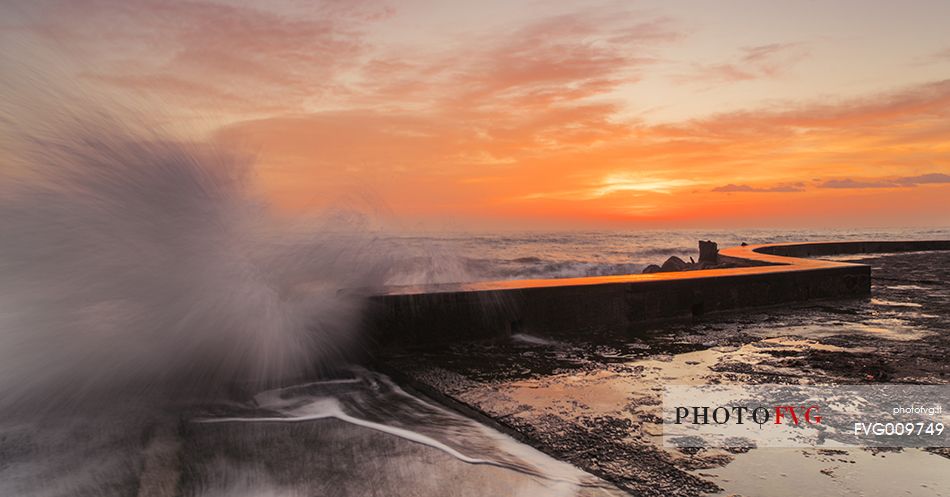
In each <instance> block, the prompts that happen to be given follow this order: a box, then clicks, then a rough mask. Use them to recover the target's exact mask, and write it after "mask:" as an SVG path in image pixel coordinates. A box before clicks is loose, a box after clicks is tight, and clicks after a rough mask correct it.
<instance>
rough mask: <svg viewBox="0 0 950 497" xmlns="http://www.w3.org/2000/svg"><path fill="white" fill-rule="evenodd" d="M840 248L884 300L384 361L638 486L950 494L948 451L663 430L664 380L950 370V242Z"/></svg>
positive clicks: (482, 345) (423, 385) (902, 375)
mask: <svg viewBox="0 0 950 497" xmlns="http://www.w3.org/2000/svg"><path fill="white" fill-rule="evenodd" d="M837 260H842V261H854V262H861V263H865V264H869V265H871V266H872V296H871V298H868V299H854V300H839V301H821V302H810V303H802V304H794V305H788V306H782V307H773V308H764V309H758V310H751V311H744V312H736V313H723V314H718V315H707V316H704V317H702V318H699V319H693V320H690V321H680V322H667V323H658V324H656V325H655V326H654V327H652V328H649V329H642V328H641V329H637V330H623V329H618V330H612V331H607V332H598V333H590V332H586V333H580V334H579V333H575V334H570V333H562V334H557V335H549V334H540V333H535V334H533V335H523V334H515V335H513V336H511V337H509V338H505V339H498V340H491V341H480V342H468V343H456V344H452V345H447V346H440V347H438V348H412V349H400V350H397V349H390V350H387V351H385V352H384V353H383V355H382V356H381V357H380V359H379V361H380V364H381V367H382V368H384V369H385V370H387V371H392V372H394V374H396V375H398V377H399V378H400V379H401V380H402V381H404V382H406V383H407V384H409V385H411V386H414V387H416V388H418V389H420V390H422V391H424V392H427V393H429V394H430V395H434V396H441V397H442V398H443V399H444V400H445V401H446V402H448V403H450V404H454V405H458V406H462V407H463V408H464V409H470V410H471V412H473V413H475V414H476V415H483V416H484V417H485V419H487V420H489V422H490V423H492V424H495V425H496V426H499V427H501V428H502V429H503V430H505V431H508V432H509V433H512V434H514V435H515V436H517V437H519V438H521V439H522V440H524V441H526V442H527V443H529V444H531V445H533V446H535V447H537V448H539V449H540V450H542V451H544V452H546V453H548V454H550V455H552V456H554V457H556V458H559V459H561V460H565V461H568V462H570V463H572V464H574V465H576V466H578V467H580V468H582V469H584V470H587V471H589V472H591V473H593V474H596V475H599V476H601V477H603V478H605V479H607V480H609V481H611V482H614V483H615V484H617V485H618V486H620V487H621V488H624V489H626V490H628V491H630V492H631V493H634V494H636V495H701V494H705V493H723V494H741V495H792V494H795V495H800V494H801V493H802V490H808V491H809V492H806V493H810V494H811V495H838V494H840V495H852V494H855V495H857V494H860V495H895V492H897V493H896V494H897V495H946V494H947V493H950V492H948V489H950V459H948V458H947V451H945V450H931V451H925V450H911V449H905V450H903V451H896V452H880V451H877V452H872V451H869V450H863V449H851V450H847V451H842V454H832V455H828V454H825V453H822V452H820V451H816V450H793V449H768V448H760V449H753V450H748V449H744V450H735V451H732V452H730V451H728V450H723V449H702V450H696V449H692V450H685V449H665V448H663V447H662V444H661V443H660V441H659V437H660V435H661V433H662V426H661V424H660V417H659V415H660V403H661V392H662V387H663V386H664V385H665V384H694V385H703V384H716V383H723V384H748V383H788V384H862V383H880V382H893V383H921V384H947V383H950V364H948V361H947V354H948V353H950V253H948V252H920V253H904V254H881V255H867V256H858V257H855V256H850V257H842V258H837ZM832 456H840V457H837V459H836V457H832ZM838 459H841V460H843V461H844V462H842V461H840V460H838ZM783 478H784V479H785V480H784V481H785V482H790V481H792V482H796V484H797V485H799V487H801V488H799V490H794V485H791V486H788V485H786V483H783ZM805 481H807V484H805V483H802V482H805ZM786 487H788V488H789V489H792V490H785V489H786ZM898 490H899V492H898Z"/></svg>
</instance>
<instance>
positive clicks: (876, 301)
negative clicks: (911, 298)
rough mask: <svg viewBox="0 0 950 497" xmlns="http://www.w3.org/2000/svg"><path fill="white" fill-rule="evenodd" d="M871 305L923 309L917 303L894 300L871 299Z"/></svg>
mask: <svg viewBox="0 0 950 497" xmlns="http://www.w3.org/2000/svg"><path fill="white" fill-rule="evenodd" d="M871 304H873V305H881V306H885V307H923V305H921V304H918V303H915V302H895V301H893V300H883V299H871Z"/></svg>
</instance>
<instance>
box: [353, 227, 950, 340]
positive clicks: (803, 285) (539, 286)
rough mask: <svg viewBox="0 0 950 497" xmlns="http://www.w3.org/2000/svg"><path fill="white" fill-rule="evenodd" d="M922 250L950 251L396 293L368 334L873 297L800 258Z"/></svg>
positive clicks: (818, 251)
mask: <svg viewBox="0 0 950 497" xmlns="http://www.w3.org/2000/svg"><path fill="white" fill-rule="evenodd" d="M918 250H950V241H927V242H828V243H804V244H780V245H761V246H747V247H735V248H732V249H726V250H723V251H722V254H723V255H724V256H727V257H734V258H741V259H749V260H753V261H755V262H756V263H757V264H760V265H757V266H755V267H743V268H731V269H712V270H700V271H685V272H677V273H654V274H647V275H641V274H636V275H622V276H606V277H592V278H570V279H554V280H520V281H519V280H515V281H496V282H481V283H473V284H459V285H434V286H420V287H395V288H390V289H387V291H386V292H384V293H383V294H381V295H376V296H374V297H372V298H371V299H370V314H369V326H370V327H371V329H372V331H373V332H374V336H375V337H376V339H377V340H378V341H379V342H381V343H383V344H388V343H400V344H413V343H434V342H445V341H454V340H464V339H477V338H488V337H496V336H503V335H508V334H512V333H518V332H522V331H523V332H527V333H537V334H545V333H563V332H585V331H588V332H589V331H596V330H621V331H623V330H628V329H632V328H637V327H639V326H642V325H643V324H644V323H648V322H650V321H654V320H659V319H667V318H678V317H689V316H701V315H703V314H706V313H710V312H718V311H726V310H733V309H741V308H746V307H755V306H766V305H776V304H781V303H786V302H796V301H803V300H809V299H826V298H849V297H863V296H867V295H869V294H870V288H871V269H870V267H868V266H865V265H861V264H848V263H843V262H833V261H823V260H816V259H799V258H794V257H801V256H810V255H830V254H837V253H871V252H882V251H883V252H900V251H918ZM793 256H794V257H793ZM762 264H765V265H762Z"/></svg>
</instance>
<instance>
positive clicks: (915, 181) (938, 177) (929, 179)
mask: <svg viewBox="0 0 950 497" xmlns="http://www.w3.org/2000/svg"><path fill="white" fill-rule="evenodd" d="M895 182H897V183H900V184H902V185H925V184H939V183H950V174H943V173H931V174H921V175H920V176H907V177H903V178H897V179H896V180H895Z"/></svg>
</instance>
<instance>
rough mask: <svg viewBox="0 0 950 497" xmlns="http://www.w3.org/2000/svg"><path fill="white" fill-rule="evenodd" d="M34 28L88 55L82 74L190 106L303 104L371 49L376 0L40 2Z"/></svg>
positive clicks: (328, 89) (330, 87) (333, 86)
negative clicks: (289, 5) (289, 4)
mask: <svg viewBox="0 0 950 497" xmlns="http://www.w3.org/2000/svg"><path fill="white" fill-rule="evenodd" d="M36 10H37V12H38V13H37V14H35V15H34V16H32V17H28V19H30V21H29V22H28V24H27V26H26V28H28V29H29V30H30V31H32V32H33V33H34V34H36V35H38V36H40V37H42V38H45V39H48V40H52V41H53V43H54V44H55V46H56V47H60V48H61V49H62V50H65V51H67V52H69V53H70V55H71V56H72V58H75V59H76V60H82V61H83V66H84V68H85V69H84V72H83V75H84V76H86V77H88V78H91V79H95V80H97V81H102V82H107V83H109V84H111V85H114V86H115V87H121V88H127V89H136V90H139V89H141V90H148V91H149V92H152V93H156V92H157V93H159V94H161V95H162V96H169V95H170V96H173V97H175V99H176V100H175V101H176V102H178V103H184V104H185V105H187V106H195V105H198V106H203V107H210V108H212V109H215V110H219V111H220V110H221V109H222V108H227V109H234V108H235V107H242V106H241V103H242V102H243V103H244V104H245V105H243V107H245V108H247V109H252V108H253V107H254V106H255V105H256V104H258V103H260V102H270V103H271V105H274V104H276V103H277V102H280V103H282V104H284V105H285V108H288V109H289V108H295V107H296V108H299V105H300V104H301V103H302V102H303V101H305V100H306V99H309V98H315V97H317V96H321V95H328V94H330V93H333V92H335V91H337V90H338V86H339V84H340V83H339V82H338V81H337V78H338V77H339V75H340V74H341V73H342V72H343V71H344V70H346V69H348V68H351V67H353V66H354V64H356V63H357V61H358V60H359V56H360V55H361V54H362V53H363V52H364V50H365V48H366V47H365V43H364V41H363V31H364V28H365V26H366V25H368V24H371V23H374V22H378V21H379V20H380V19H383V18H385V16H386V13H387V12H389V10H388V8H387V7H386V6H385V5H384V4H381V3H376V2H362V1H355V2H314V3H308V4H307V5H306V6H305V7H300V8H298V9H296V10H289V9H281V8H275V7H272V6H269V5H268V6H265V5H264V4H260V5H257V6H247V5H238V4H225V3H219V2H210V1H184V2H165V1H161V0H93V1H91V2H72V1H68V0H52V1H41V2H38V5H37V7H36Z"/></svg>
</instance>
